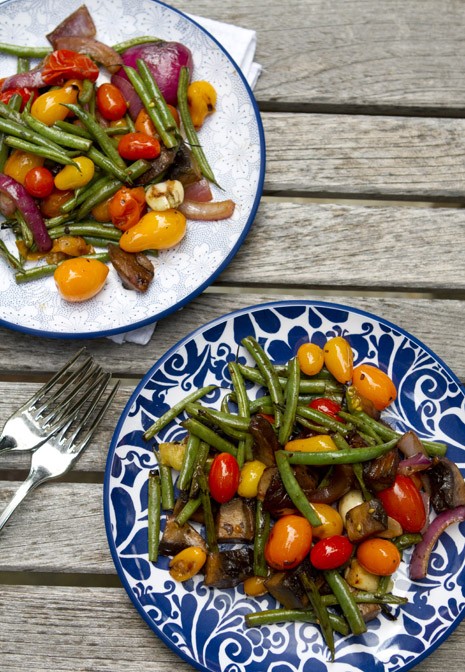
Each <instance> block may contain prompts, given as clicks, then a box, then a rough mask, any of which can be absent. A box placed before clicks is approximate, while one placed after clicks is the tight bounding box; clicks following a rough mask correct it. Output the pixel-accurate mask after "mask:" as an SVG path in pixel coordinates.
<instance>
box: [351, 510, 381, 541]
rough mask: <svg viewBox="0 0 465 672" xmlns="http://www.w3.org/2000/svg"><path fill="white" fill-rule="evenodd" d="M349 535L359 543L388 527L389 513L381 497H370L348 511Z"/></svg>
mask: <svg viewBox="0 0 465 672" xmlns="http://www.w3.org/2000/svg"><path fill="white" fill-rule="evenodd" d="M346 527H347V536H348V537H349V539H350V541H352V542H354V543H357V542H359V541H363V540H364V539H367V538H368V537H371V536H373V535H374V534H376V533H377V532H384V530H386V529H387V527H388V520H387V513H386V511H385V510H384V507H383V505H382V503H381V501H380V500H379V499H370V501H369V502H363V504H359V505H358V506H354V507H353V508H352V509H350V511H348V512H347V513H346Z"/></svg>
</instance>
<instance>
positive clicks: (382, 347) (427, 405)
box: [104, 301, 465, 672]
mask: <svg viewBox="0 0 465 672" xmlns="http://www.w3.org/2000/svg"><path fill="white" fill-rule="evenodd" d="M249 334H251V335H253V336H255V338H257V339H258V341H259V342H260V343H261V344H262V345H263V347H264V348H265V350H266V352H267V353H268V355H269V356H270V358H271V359H272V360H273V361H274V362H276V363H282V362H285V361H287V360H288V359H289V358H290V357H291V356H293V355H294V354H295V353H296V351H297V348H298V347H299V345H300V344H301V343H303V342H305V341H308V340H310V341H313V342H316V343H319V344H323V343H324V342H325V341H326V340H327V339H328V338H329V337H331V336H335V335H343V336H345V337H347V338H348V340H349V341H350V343H351V346H352V348H353V351H354V358H355V362H356V363H359V362H361V361H364V362H373V363H374V364H377V365H379V366H380V367H381V368H382V369H384V370H385V371H386V372H387V373H388V374H389V375H390V376H391V377H392V379H393V380H394V381H395V383H396V385H397V388H398V398H397V400H396V402H395V403H394V404H393V405H392V406H391V407H389V410H388V411H387V412H385V414H384V417H385V418H386V420H387V421H388V422H390V423H391V424H393V425H394V426H395V427H396V428H397V429H399V430H400V431H403V430H406V429H408V428H412V429H414V430H415V431H416V432H417V433H418V434H419V435H420V436H421V437H423V438H428V439H435V440H439V441H444V442H446V443H447V445H448V447H449V448H448V455H449V457H450V458H451V459H452V460H454V461H455V462H456V463H457V464H458V465H459V467H460V468H461V470H462V472H463V471H464V470H465V458H464V451H463V447H462V446H463V442H464V440H465V397H464V392H463V389H462V388H461V385H460V383H459V381H458V380H457V378H456V377H455V375H454V374H453V373H452V372H451V371H450V369H448V368H447V366H446V365H445V364H444V363H443V362H442V361H441V360H439V359H438V357H436V356H435V355H434V353H433V352H431V351H430V350H429V349H428V348H427V347H426V346H424V345H423V344H422V343H420V342H419V341H418V340H417V339H416V338H414V337H413V336H411V335H409V334H408V333H406V332H405V331H403V330H402V329H400V328H398V327H396V326H395V325H393V324H391V323H389V322H386V321H384V320H382V319H380V318H378V317H376V316H374V315H370V314H368V313H365V312H363V311H360V310H356V309H354V308H349V307H345V306H341V305H336V304H330V303H325V302H311V301H282V302H275V303H269V304H263V305H257V306H252V307H250V308H247V309H244V310H240V311H238V312H235V313H232V314H230V315H226V316H225V317H222V318H219V319H217V320H215V321H213V322H211V323H209V324H207V325H205V326H203V327H201V328H199V329H197V330H196V331H195V332H193V333H192V334H190V335H189V336H187V337H186V338H184V339H183V340H181V341H180V342H179V343H178V344H177V345H176V346H175V347H173V348H172V349H171V350H170V351H169V352H167V353H166V354H165V356H164V357H162V358H161V359H160V360H159V361H158V362H157V363H156V364H155V366H154V367H153V368H152V369H151V370H150V371H149V372H148V373H147V375H146V376H145V378H144V379H143V381H142V382H141V383H140V385H139V386H138V387H137V389H136V390H135V392H134V394H133V395H132V398H131V399H130V401H129V403H128V404H127V406H126V409H125V410H124V412H123V414H122V416H121V419H120V421H119V423H118V426H117V428H116V430H115V434H114V437H113V440H112V444H111V448H110V452H109V456H108V463H107V469H106V473H105V493H104V508H105V522H106V528H107V535H108V541H109V545H110V549H111V552H112V555H113V559H114V562H115V565H116V568H117V571H118V573H119V576H120V578H121V579H122V581H123V584H124V586H125V588H126V590H127V592H128V594H129V596H130V597H131V599H132V601H133V603H134V605H135V606H136V608H137V609H138V611H139V612H140V614H141V615H142V617H143V618H144V619H145V620H146V622H147V623H148V624H149V626H150V627H151V628H152V629H153V630H154V632H156V633H157V635H159V636H160V637H161V639H162V640H163V641H164V642H165V643H166V644H168V645H169V646H170V647H171V648H172V649H173V650H174V651H176V652H177V653H178V654H179V655H180V656H181V657H182V658H184V659H185V660H187V661H188V662H190V663H191V664H192V665H194V666H195V667H197V668H199V669H200V670H207V671H208V672H259V671H262V670H269V671H270V672H271V671H272V670H276V671H277V670H279V672H309V671H310V670H312V672H329V670H331V672H361V671H363V672H398V671H399V670H403V671H404V672H405V670H408V669H410V668H411V667H412V666H414V665H416V664H417V663H418V662H419V661H420V660H421V659H422V658H424V657H425V656H427V655H428V654H429V653H431V651H433V650H434V649H435V648H436V647H437V646H439V644H440V643H441V642H442V641H443V640H444V639H445V638H446V637H447V636H448V635H449V634H450V633H451V632H452V630H453V629H454V628H455V627H456V626H457V625H458V623H459V622H460V621H461V619H462V618H463V616H464V615H465V597H464V583H465V582H464V576H465V543H464V541H465V538H464V537H465V524H460V525H454V526H451V527H450V528H448V530H447V531H446V532H445V533H444V534H443V535H442V536H441V538H440V540H439V542H438V544H437V546H436V548H435V549H434V552H433V554H432V557H431V562H430V568H429V572H428V576H427V578H426V579H424V580H422V581H419V582H415V583H413V582H412V581H410V579H409V578H408V571H407V567H408V560H409V555H410V554H409V552H406V553H405V562H402V564H401V567H400V568H399V570H398V571H397V573H396V575H395V592H396V593H397V594H400V595H404V596H406V597H408V600H409V601H408V603H407V604H406V605H405V606H404V607H402V608H401V609H399V610H398V612H397V619H396V620H394V621H391V620H388V619H387V618H385V617H384V616H381V617H379V618H377V619H376V620H374V621H372V622H370V624H369V627H368V631H367V633H366V634H365V635H363V636H362V637H345V638H343V637H338V638H337V642H336V661H335V662H330V661H329V656H328V651H327V648H326V646H325V644H324V642H323V639H322V637H321V634H320V631H319V629H318V628H317V627H315V626H313V625H309V624H283V625H275V626H269V627H263V628H261V629H258V628H251V629H247V628H246V627H245V626H244V615H245V614H247V613H249V612H256V611H261V610H263V609H268V608H273V607H275V606H276V603H275V602H274V600H273V599H272V598H271V597H270V596H265V597H260V598H250V597H246V596H245V595H244V593H243V590H242V588H241V587H238V588H236V589H231V590H217V589H210V588H207V587H205V586H204V585H203V583H202V580H201V578H200V577H194V578H193V579H191V580H190V581H188V582H186V583H183V584H180V583H176V582H174V581H173V580H172V579H171V577H170V575H169V573H168V571H167V566H168V560H167V558H161V559H160V560H159V562H158V563H157V565H156V566H155V565H153V564H151V563H149V562H148V555H147V476H148V471H149V469H150V468H153V467H154V466H155V464H156V463H155V458H154V456H153V452H152V448H151V445H152V444H151V442H150V443H149V444H147V443H146V442H145V441H144V439H143V437H142V435H143V433H144V431H145V430H146V429H147V428H148V427H149V426H150V425H151V424H152V423H153V421H154V420H155V419H156V418H157V417H159V416H160V415H161V414H162V413H163V412H165V411H166V410H167V409H168V408H169V407H170V406H172V405H173V404H174V403H176V402H177V401H179V400H180V399H181V398H182V397H183V396H185V395H186V394H187V393H188V392H190V391H192V390H194V389H197V388H198V387H200V386H202V385H204V384H211V383H213V384H216V385H218V386H219V387H221V388H222V389H217V390H215V391H214V392H212V393H211V394H210V395H209V396H208V397H206V398H204V400H203V401H204V403H208V404H211V405H212V406H214V407H218V405H219V402H220V399H221V397H222V395H223V394H224V393H225V388H227V387H228V386H230V379H229V376H228V371H227V363H228V361H230V360H231V359H234V358H236V357H239V358H240V360H242V361H244V362H245V361H250V356H249V355H248V353H246V352H245V350H244V348H241V346H240V341H241V339H242V338H243V337H244V336H246V335H249ZM256 392H257V390H255V388H251V391H250V394H254V393H256ZM183 431H184V430H182V428H180V427H179V426H178V425H177V424H176V422H173V423H171V424H170V425H169V426H168V427H166V428H165V429H164V430H163V432H162V433H161V435H160V438H161V439H162V440H174V439H179V438H180V437H181V436H182V434H183Z"/></svg>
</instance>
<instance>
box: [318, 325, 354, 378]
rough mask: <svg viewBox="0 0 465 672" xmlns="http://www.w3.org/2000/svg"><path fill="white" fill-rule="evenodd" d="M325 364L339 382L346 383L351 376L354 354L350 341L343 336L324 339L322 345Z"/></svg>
mask: <svg viewBox="0 0 465 672" xmlns="http://www.w3.org/2000/svg"><path fill="white" fill-rule="evenodd" d="M324 359H325V366H326V368H327V369H328V371H329V372H330V373H331V374H332V375H333V376H334V377H335V378H336V380H337V381H338V382H339V383H348V382H349V380H350V379H351V378H352V371H353V365H354V356H353V353H352V348H351V347H350V343H349V342H348V341H347V340H346V339H345V338H344V337H343V336H335V337H334V338H330V339H329V340H328V341H326V344H325V347H324Z"/></svg>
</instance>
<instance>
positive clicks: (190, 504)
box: [176, 497, 202, 527]
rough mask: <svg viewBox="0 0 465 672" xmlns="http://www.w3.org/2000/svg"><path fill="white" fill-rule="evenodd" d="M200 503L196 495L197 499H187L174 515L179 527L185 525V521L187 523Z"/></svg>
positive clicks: (200, 499) (200, 500) (199, 498)
mask: <svg viewBox="0 0 465 672" xmlns="http://www.w3.org/2000/svg"><path fill="white" fill-rule="evenodd" d="M201 504H202V498H201V497H197V499H189V500H188V501H187V502H186V504H185V505H184V506H183V508H182V509H181V511H180V512H179V513H178V515H177V516H176V522H177V524H178V525H180V526H181V527H182V526H183V525H185V523H187V521H188V520H189V519H190V518H191V517H192V516H193V515H194V513H195V512H196V511H197V509H198V508H199V506H200V505H201Z"/></svg>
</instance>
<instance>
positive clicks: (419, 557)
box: [409, 506, 465, 581]
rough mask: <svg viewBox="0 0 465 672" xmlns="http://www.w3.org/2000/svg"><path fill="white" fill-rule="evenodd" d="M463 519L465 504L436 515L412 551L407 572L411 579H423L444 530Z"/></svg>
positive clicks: (464, 516)
mask: <svg viewBox="0 0 465 672" xmlns="http://www.w3.org/2000/svg"><path fill="white" fill-rule="evenodd" d="M463 520H465V506H457V507H456V508H455V509H449V510H447V511H443V512H442V513H440V514H439V515H438V516H436V518H435V519H434V520H433V522H432V523H431V524H430V526H429V527H428V529H427V530H426V532H425V534H424V536H423V539H422V541H420V543H419V544H417V545H416V546H415V549H414V551H413V553H412V558H411V560H410V570H409V574H410V578H411V579H412V580H413V581H418V580H420V579H424V578H425V576H426V575H427V573H428V564H429V559H430V555H431V552H432V550H433V548H434V546H435V544H436V542H437V540H438V539H439V537H440V536H441V534H442V533H443V532H444V530H445V529H446V528H447V527H449V525H452V523H460V522H462V521H463Z"/></svg>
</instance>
